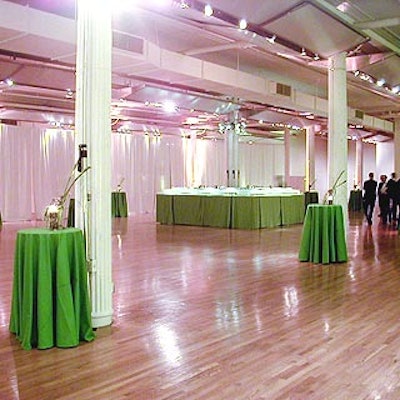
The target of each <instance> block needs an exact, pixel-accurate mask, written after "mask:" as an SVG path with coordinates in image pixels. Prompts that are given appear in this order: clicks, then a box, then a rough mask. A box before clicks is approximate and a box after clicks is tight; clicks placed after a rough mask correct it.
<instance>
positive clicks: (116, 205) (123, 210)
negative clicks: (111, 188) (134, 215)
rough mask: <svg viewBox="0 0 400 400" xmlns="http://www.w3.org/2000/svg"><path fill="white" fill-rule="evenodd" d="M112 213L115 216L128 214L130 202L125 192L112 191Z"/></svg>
mask: <svg viewBox="0 0 400 400" xmlns="http://www.w3.org/2000/svg"><path fill="white" fill-rule="evenodd" d="M111 215H112V216H113V217H123V218H126V217H127V216H128V203H127V201H126V193H125V192H112V193H111Z"/></svg>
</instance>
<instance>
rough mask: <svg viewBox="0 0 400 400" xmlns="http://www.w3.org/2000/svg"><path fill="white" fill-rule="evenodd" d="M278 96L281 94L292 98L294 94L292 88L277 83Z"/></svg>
mask: <svg viewBox="0 0 400 400" xmlns="http://www.w3.org/2000/svg"><path fill="white" fill-rule="evenodd" d="M276 94H281V95H282V96H287V97H290V96H291V94H292V88H291V86H289V85H284V84H283V83H277V84H276Z"/></svg>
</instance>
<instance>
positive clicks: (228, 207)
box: [156, 193, 304, 229]
mask: <svg viewBox="0 0 400 400" xmlns="http://www.w3.org/2000/svg"><path fill="white" fill-rule="evenodd" d="M156 209H157V215H156V219H157V221H158V222H160V223H161V224H170V225H172V224H177V225H196V226H213V227H220V228H234V229H260V228H272V227H276V226H280V225H289V224H296V223H302V222H303V219H304V196H303V195H293V196H237V195H234V196H213V195H211V196H210V195H200V196H199V195H189V194H184V195H183V194H179V195H170V194H161V193H159V194H157V207H156Z"/></svg>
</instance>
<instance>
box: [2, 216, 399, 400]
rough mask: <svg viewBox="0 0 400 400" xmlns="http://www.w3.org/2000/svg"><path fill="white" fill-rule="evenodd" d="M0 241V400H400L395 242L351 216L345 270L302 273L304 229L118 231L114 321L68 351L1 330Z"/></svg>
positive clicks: (334, 267)
mask: <svg viewBox="0 0 400 400" xmlns="http://www.w3.org/2000/svg"><path fill="white" fill-rule="evenodd" d="M30 225H32V224H29V223H25V224H12V223H5V224H3V229H2V230H1V232H0V269H1V280H0V326H1V331H0V357H1V364H0V365H1V366H0V371H1V374H0V399H1V400H12V399H22V400H25V399H26V400H28V399H29V400H34V399H40V400H47V399H49V400H54V399H74V400H85V399H96V400H102V399H107V400H108V399H133V400H153V399H154V400H192V399H204V400H225V399H226V400H261V399H263V400H278V399H279V400H287V399H293V400H294V399H296V400H298V399H301V400H312V399H321V400H334V399H338V400H344V399H349V400H358V399H373V400H378V399H379V400H383V399H393V400H394V399H396V400H398V399H400V262H399V257H400V237H399V234H398V231H397V230H396V229H394V228H392V227H390V226H382V225H380V224H379V223H378V221H377V220H375V221H374V224H373V225H372V227H369V226H368V225H367V224H366V223H365V222H364V221H363V219H362V216H361V215H360V214H358V213H354V214H351V215H350V224H349V229H348V252H349V261H348V262H347V263H343V264H331V265H319V264H311V263H300V262H299V261H298V250H299V243H300V236H301V229H302V226H301V225H296V226H290V227H284V228H277V229H263V230H255V231H247V230H226V229H217V228H202V227H190V226H165V225H158V224H156V223H155V221H154V216H151V215H149V216H145V217H140V218H137V217H130V218H128V219H115V220H114V221H113V237H112V241H113V277H114V278H113V279H114V283H115V288H116V290H115V298H114V310H115V314H114V323H113V325H112V326H111V327H107V328H101V329H98V330H97V338H96V339H95V341H93V342H90V343H82V344H81V345H80V346H79V347H77V348H72V349H57V348H53V349H49V350H37V349H34V350H31V351H26V350H22V349H21V347H20V345H19V343H18V342H17V340H16V339H15V337H14V335H12V334H10V333H9V332H8V322H9V314H10V300H11V299H10V297H11V285H12V275H13V252H14V243H15V236H16V231H17V230H18V229H20V228H22V227H27V226H30Z"/></svg>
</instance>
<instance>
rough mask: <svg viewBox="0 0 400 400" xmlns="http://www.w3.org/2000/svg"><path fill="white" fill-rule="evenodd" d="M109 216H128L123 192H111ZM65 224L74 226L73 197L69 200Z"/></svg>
mask: <svg viewBox="0 0 400 400" xmlns="http://www.w3.org/2000/svg"><path fill="white" fill-rule="evenodd" d="M111 216H112V217H123V218H126V217H127V216H128V202H127V199H126V193H125V192H112V193H111ZM67 226H68V227H73V226H75V199H70V200H69V206H68V222H67Z"/></svg>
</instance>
